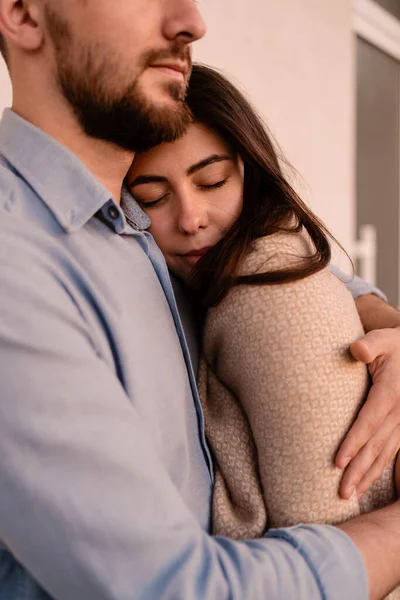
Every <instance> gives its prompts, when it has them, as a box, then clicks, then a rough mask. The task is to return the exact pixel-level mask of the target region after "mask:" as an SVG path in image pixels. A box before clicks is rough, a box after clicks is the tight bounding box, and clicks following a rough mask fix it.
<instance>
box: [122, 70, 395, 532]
mask: <svg viewBox="0 0 400 600" xmlns="http://www.w3.org/2000/svg"><path fill="white" fill-rule="evenodd" d="M187 102H188V105H189V107H190V108H191V110H192V113H193V124H192V125H191V126H190V127H189V129H188V131H187V133H186V134H185V135H184V136H183V137H182V138H181V139H180V140H178V141H177V142H174V143H171V144H164V145H162V146H159V147H157V148H154V149H152V150H150V151H148V152H145V153H143V154H139V155H137V156H136V157H135V160H134V163H133V165H132V168H131V170H130V172H129V175H128V185H129V187H130V189H131V191H132V193H133V195H134V197H135V198H136V200H137V201H138V202H139V204H140V205H141V207H142V208H143V210H144V211H145V212H146V213H147V214H148V215H149V217H150V218H151V221H152V225H151V228H150V232H151V233H152V234H153V236H154V238H155V240H156V242H157V243H158V245H159V247H160V248H161V250H162V252H163V254H164V256H165V259H166V262H167V264H168V266H169V268H170V270H171V271H173V272H174V273H175V274H176V275H177V276H178V277H180V278H181V279H183V280H184V281H186V282H187V283H188V285H189V287H190V289H191V290H192V291H193V292H194V296H195V298H196V300H197V301H199V303H200V302H201V304H202V305H203V306H204V307H206V308H207V313H206V317H205V322H204V329H203V345H202V351H203V356H202V359H201V363H200V370H199V389H200V394H201V400H202V404H203V408H204V414H205V425H206V433H207V437H208V440H209V443H210V445H211V448H212V450H213V453H214V456H215V464H216V477H215V488H214V497H213V532H214V534H217V535H224V536H229V537H233V538H237V539H243V538H252V537H258V536H260V535H262V534H263V533H264V531H265V530H266V528H270V527H279V526H286V525H292V524H296V523H299V522H303V523H305V522H328V523H338V522H340V521H344V520H346V519H348V518H350V517H352V516H354V515H356V514H358V513H360V512H364V511H366V510H371V509H373V508H376V507H378V506H382V505H385V504H388V503H389V502H390V501H391V500H392V499H393V497H394V486H393V483H392V480H393V464H391V465H390V466H389V467H388V468H387V469H386V470H385V472H384V473H383V474H382V476H381V477H380V479H379V480H378V481H377V482H376V483H375V484H374V485H373V486H372V488H371V489H370V490H369V491H368V492H367V493H366V494H365V495H364V497H363V498H362V499H361V500H360V501H359V500H358V499H357V497H356V496H353V497H352V498H351V499H350V500H348V501H345V500H341V499H340V498H339V495H338V489H339V482H340V478H341V472H340V471H339V470H338V469H336V468H335V467H334V465H333V459H334V455H335V452H336V451H337V449H338V447H339V445H340V442H341V441H342V439H343V437H344V435H345V434H346V432H347V430H348V428H349V427H350V425H351V423H352V421H353V420H354V418H355V416H356V414H357V412H358V410H359V408H360V406H361V404H362V402H363V400H364V399H365V396H366V392H367V389H368V373H367V369H366V367H365V365H363V364H361V363H358V362H356V361H354V360H352V359H351V358H350V354H349V351H348V348H349V345H350V343H351V342H353V341H354V340H355V339H357V338H358V337H360V336H362V335H363V329H362V326H361V323H360V320H359V317H358V314H357V311H356V308H355V305H354V302H353V299H352V298H351V297H350V295H349V294H348V292H347V290H346V289H345V287H344V286H343V284H342V283H341V282H340V281H339V280H338V279H337V278H336V277H335V276H334V275H333V274H332V273H331V272H330V271H329V270H328V269H327V268H326V267H327V265H328V263H329V260H330V246H329V242H328V234H327V231H326V229H325V228H324V227H323V225H322V224H321V223H320V222H319V221H318V219H317V218H316V217H315V216H314V215H313V214H312V213H311V211H310V210H309V209H308V208H307V207H306V206H305V205H304V204H303V202H302V201H301V200H300V199H299V197H298V196H297V195H296V193H295V192H294V191H293V189H292V188H291V186H290V185H289V183H288V182H287V180H286V179H285V177H284V175H283V173H282V170H281V168H280V165H279V161H278V158H277V155H276V152H275V150H274V148H273V145H272V143H271V141H270V139H269V137H268V135H267V133H266V132H265V129H264V128H263V126H262V123H261V121H260V119H259V118H258V116H257V115H256V113H255V111H254V109H253V108H252V107H251V106H250V104H249V103H248V102H247V100H246V99H245V98H244V97H243V96H242V94H241V93H240V92H239V91H238V90H237V89H235V88H234V87H233V86H232V85H231V84H230V83H229V82H228V81H227V80H226V79H225V78H224V77H222V76H221V75H220V74H218V73H217V72H215V71H213V70H212V69H209V68H207V67H203V66H195V67H194V69H193V74H192V78H191V82H190V86H189V91H188V97H187Z"/></svg>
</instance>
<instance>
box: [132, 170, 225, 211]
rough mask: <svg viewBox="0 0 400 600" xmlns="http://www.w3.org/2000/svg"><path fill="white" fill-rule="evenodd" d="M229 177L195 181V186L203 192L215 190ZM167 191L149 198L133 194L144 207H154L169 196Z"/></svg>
mask: <svg viewBox="0 0 400 600" xmlns="http://www.w3.org/2000/svg"><path fill="white" fill-rule="evenodd" d="M228 179H229V177H225V179H220V180H219V181H215V182H213V183H208V182H207V183H200V182H198V183H195V187H196V188H197V189H199V190H201V191H203V192H210V191H212V190H217V189H218V188H221V187H223V186H224V185H225V184H226V183H227V182H228ZM169 194H170V193H169V192H166V193H165V194H163V195H162V196H159V197H158V198H154V200H152V199H151V197H150V196H147V198H140V197H139V196H135V199H136V201H137V202H138V203H139V204H140V205H141V206H143V207H144V208H154V207H155V206H158V205H159V204H161V203H162V201H163V200H166V199H167V198H168V196H169Z"/></svg>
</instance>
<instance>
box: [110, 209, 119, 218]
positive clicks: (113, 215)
mask: <svg viewBox="0 0 400 600" xmlns="http://www.w3.org/2000/svg"><path fill="white" fill-rule="evenodd" d="M108 216H109V217H110V219H113V220H115V219H118V217H119V211H118V208H117V207H116V206H110V207H109V209H108Z"/></svg>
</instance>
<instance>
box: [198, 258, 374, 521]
mask: <svg viewBox="0 0 400 600" xmlns="http://www.w3.org/2000/svg"><path fill="white" fill-rule="evenodd" d="M261 263H262V264H263V270H266V268H265V267H266V265H267V266H268V268H269V267H271V268H274V269H275V268H276V267H277V266H278V265H281V266H282V267H283V268H284V267H285V266H287V254H285V253H282V254H280V253H279V252H278V253H275V254H274V255H273V260H272V261H270V260H269V261H268V262H267V263H265V262H264V263H263V261H261ZM261 263H260V264H261ZM362 334H363V329H362V326H361V323H360V321H359V318H358V315H357V311H356V308H355V305H354V302H353V299H352V297H351V295H350V294H349V293H348V292H347V290H346V289H345V287H344V286H343V284H342V283H341V282H340V281H339V280H338V279H337V278H336V277H335V276H334V275H333V274H332V273H331V272H329V270H328V269H325V270H323V271H321V272H319V273H317V274H315V275H313V276H310V277H307V278H305V279H303V280H301V281H298V282H294V283H287V284H280V285H262V286H251V285H241V286H238V287H236V288H234V289H233V290H232V292H231V293H230V294H229V296H228V297H227V298H226V299H225V301H224V302H223V303H222V304H221V305H220V306H219V307H217V309H216V310H215V312H214V313H213V314H211V315H210V320H209V325H208V331H207V335H206V338H205V339H206V344H205V354H206V358H207V362H208V364H209V365H210V368H211V370H212V371H213V374H214V376H215V377H216V378H217V379H218V380H219V382H221V383H222V385H223V386H224V388H225V389H227V390H229V393H230V394H231V395H233V396H234V397H235V398H237V399H238V403H239V405H240V406H241V407H242V408H243V411H244V413H245V415H246V417H247V419H248V423H249V426H250V429H251V433H252V437H253V440H254V443H255V450H256V456H257V459H258V469H259V476H260V481H261V487H262V491H263V496H264V499H265V503H266V507H267V513H268V526H269V527H281V526H288V525H293V524H297V523H315V522H325V523H338V522H341V521H344V520H346V519H348V518H350V517H352V516H355V515H356V514H358V513H359V512H360V506H359V503H358V501H357V498H356V497H353V498H351V499H350V500H349V501H344V500H341V499H340V498H339V495H338V489H339V482H340V479H341V476H342V473H341V472H340V471H339V470H338V469H336V468H335V466H334V462H333V460H334V456H335V453H336V451H337V449H338V447H339V445H340V442H341V441H342V439H343V437H344V435H345V434H346V432H347V431H348V429H349V427H350V425H351V423H352V421H353V420H354V418H355V416H356V414H357V412H358V410H359V408H360V406H361V404H362V402H363V400H364V398H365V395H366V392H367V389H368V374H367V369H366V367H365V365H363V364H361V363H357V362H356V361H354V360H353V359H352V358H351V356H350V353H349V344H350V343H351V342H352V341H354V340H355V339H357V338H358V337H360V336H361V335H362ZM209 401H210V403H212V398H211V399H209ZM217 461H218V457H217Z"/></svg>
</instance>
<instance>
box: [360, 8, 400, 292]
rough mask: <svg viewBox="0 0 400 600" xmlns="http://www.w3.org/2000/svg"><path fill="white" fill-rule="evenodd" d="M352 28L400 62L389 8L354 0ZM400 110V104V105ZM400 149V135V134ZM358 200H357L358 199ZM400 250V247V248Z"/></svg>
mask: <svg viewBox="0 0 400 600" xmlns="http://www.w3.org/2000/svg"><path fill="white" fill-rule="evenodd" d="M352 28H353V33H354V35H355V36H357V37H360V38H362V39H363V40H365V41H367V42H369V43H370V44H372V45H373V46H375V47H376V48H378V49H379V50H381V51H382V52H385V54H388V55H389V56H391V57H392V58H394V59H396V60H397V61H398V62H399V63H400V20H399V19H397V18H396V17H394V16H393V15H392V14H390V13H389V12H388V11H387V10H385V9H384V8H382V7H381V6H379V4H376V2H373V0H353V20H352ZM399 112H400V106H399ZM399 150H400V136H399ZM399 190H400V168H399ZM356 201H357V200H356ZM398 202H399V224H398V235H399V243H400V195H399V198H398ZM399 251H400V249H399ZM398 264H399V275H398V280H399V289H398V292H397V300H398V303H400V256H399V260H398Z"/></svg>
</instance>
